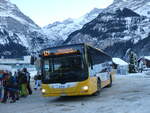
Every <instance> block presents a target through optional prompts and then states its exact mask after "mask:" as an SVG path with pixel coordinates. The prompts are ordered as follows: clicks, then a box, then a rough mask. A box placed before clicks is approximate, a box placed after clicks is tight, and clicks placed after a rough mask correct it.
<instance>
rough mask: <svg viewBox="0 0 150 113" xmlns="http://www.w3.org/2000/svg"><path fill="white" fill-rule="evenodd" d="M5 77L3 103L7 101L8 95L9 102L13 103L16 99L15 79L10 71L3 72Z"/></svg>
mask: <svg viewBox="0 0 150 113" xmlns="http://www.w3.org/2000/svg"><path fill="white" fill-rule="evenodd" d="M5 76H6V79H5V80H4V83H3V84H4V98H3V101H2V102H3V103H5V102H7V99H8V95H9V97H10V98H11V101H10V102H11V103H14V102H15V101H16V98H15V91H16V89H15V80H14V77H13V76H12V75H11V73H5Z"/></svg>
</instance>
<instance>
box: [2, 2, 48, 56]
mask: <svg viewBox="0 0 150 113" xmlns="http://www.w3.org/2000/svg"><path fill="white" fill-rule="evenodd" d="M46 39H47V36H46V35H44V33H43V32H42V30H41V28H40V27H39V26H38V25H36V24H35V23H34V22H33V21H32V20H31V19H30V18H29V17H27V16H26V15H24V14H23V13H22V12H21V11H20V10H19V9H18V8H17V6H16V5H14V4H12V3H10V2H9V0H0V48H1V49H0V56H2V55H3V56H8V55H9V56H11V57H12V56H14V57H16V56H18V55H25V54H28V53H30V52H34V51H37V50H39V49H40V48H41V47H43V46H44V44H45V43H44V42H46ZM6 53H7V54H6Z"/></svg>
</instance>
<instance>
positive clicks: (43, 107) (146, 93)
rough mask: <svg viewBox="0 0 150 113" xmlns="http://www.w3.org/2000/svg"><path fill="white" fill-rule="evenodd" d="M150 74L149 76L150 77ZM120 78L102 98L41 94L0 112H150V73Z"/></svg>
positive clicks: (0, 108)
mask: <svg viewBox="0 0 150 113" xmlns="http://www.w3.org/2000/svg"><path fill="white" fill-rule="evenodd" d="M146 74H147V75H146ZM146 74H145V73H142V74H141V73H140V74H130V75H126V76H123V75H117V77H116V80H115V81H114V82H113V86H112V87H111V88H104V89H103V90H102V92H101V94H100V95H99V96H82V97H49V98H44V97H42V96H41V94H40V91H34V92H33V95H31V96H28V97H27V98H21V99H20V100H19V101H18V102H16V103H13V104H10V103H7V104H0V113H150V73H146Z"/></svg>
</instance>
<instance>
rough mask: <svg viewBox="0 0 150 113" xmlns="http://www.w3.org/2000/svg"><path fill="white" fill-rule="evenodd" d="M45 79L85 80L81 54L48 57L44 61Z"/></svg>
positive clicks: (57, 80) (51, 81)
mask: <svg viewBox="0 0 150 113" xmlns="http://www.w3.org/2000/svg"><path fill="white" fill-rule="evenodd" d="M43 71H44V80H43V81H46V82H48V83H66V82H77V81H83V80H85V79H86V78H87V77H86V76H87V75H85V74H84V63H83V58H82V56H81V55H65V56H56V57H49V58H46V59H45V60H44V62H43Z"/></svg>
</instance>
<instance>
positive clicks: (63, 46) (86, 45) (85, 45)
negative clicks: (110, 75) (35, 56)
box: [40, 43, 111, 57]
mask: <svg viewBox="0 0 150 113" xmlns="http://www.w3.org/2000/svg"><path fill="white" fill-rule="evenodd" d="M69 47H73V48H74V47H90V48H92V49H94V50H98V51H99V52H101V53H102V54H105V55H107V56H108V57H111V56H110V55H108V54H107V53H105V52H104V51H103V50H101V49H99V48H96V47H93V46H91V45H90V44H87V43H78V44H69V45H61V46H56V47H50V48H46V49H42V50H41V51H40V53H42V52H43V51H46V50H53V49H60V48H69Z"/></svg>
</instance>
